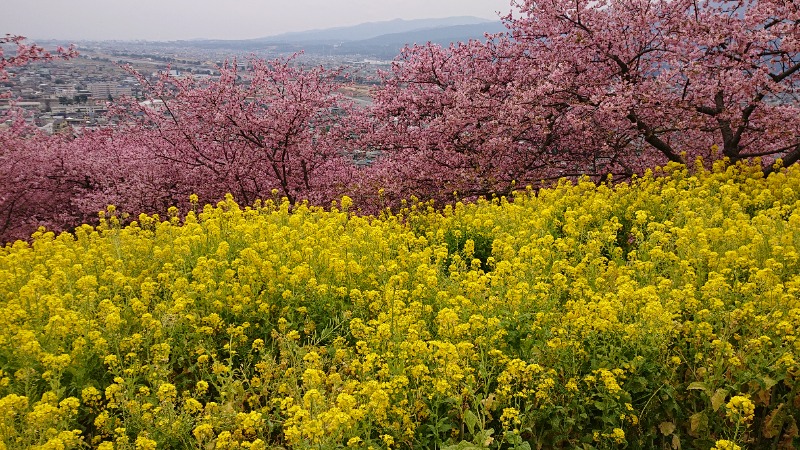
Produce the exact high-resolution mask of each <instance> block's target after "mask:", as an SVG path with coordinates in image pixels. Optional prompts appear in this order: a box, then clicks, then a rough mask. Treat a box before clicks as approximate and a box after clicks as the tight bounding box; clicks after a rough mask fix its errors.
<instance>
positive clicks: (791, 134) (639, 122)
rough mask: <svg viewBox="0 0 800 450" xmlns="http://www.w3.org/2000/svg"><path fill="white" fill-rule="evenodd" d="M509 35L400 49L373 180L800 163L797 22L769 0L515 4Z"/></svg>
mask: <svg viewBox="0 0 800 450" xmlns="http://www.w3.org/2000/svg"><path fill="white" fill-rule="evenodd" d="M512 4H513V5H514V6H515V8H516V13H513V14H510V15H508V16H506V17H505V19H504V20H505V22H506V25H507V27H508V32H507V33H505V34H499V35H495V36H490V37H489V38H488V39H486V40H485V41H473V42H470V43H466V44H458V45H454V46H451V47H449V48H442V47H439V46H436V45H432V44H428V45H425V46H416V47H412V48H408V49H406V50H405V51H404V52H403V54H402V55H401V56H400V57H399V58H398V59H397V60H396V61H395V64H394V66H393V68H392V72H391V73H390V74H387V78H386V80H385V83H384V85H383V86H381V87H380V88H379V89H378V90H377V92H376V93H375V105H374V108H373V109H372V111H370V112H369V114H368V119H369V127H370V128H369V130H370V131H369V132H368V133H366V135H367V136H368V137H367V141H368V142H369V145H370V146H372V147H373V148H375V149H376V150H377V151H379V152H380V153H381V155H382V157H381V159H380V160H379V161H378V162H377V163H376V164H375V166H374V168H375V170H374V172H373V173H372V174H371V176H372V177H373V178H375V179H378V180H384V181H386V180H390V179H393V178H394V179H398V180H400V181H401V182H400V184H399V185H398V187H397V190H398V191H399V195H400V196H401V197H402V196H405V195H408V194H409V193H416V194H417V195H422V196H432V197H447V195H448V194H450V193H452V191H454V190H458V191H460V192H462V193H464V195H466V196H470V195H491V194H503V193H506V192H507V191H508V189H509V186H510V185H511V182H512V181H513V180H516V181H517V182H518V183H525V184H528V183H535V182H536V181H538V180H543V179H550V178H552V177H558V176H574V175H580V174H586V175H590V176H593V177H595V178H596V179H606V177H607V176H608V175H612V176H614V177H617V178H623V177H628V176H630V175H631V174H633V173H636V172H641V171H642V170H644V169H645V168H648V167H653V166H655V165H658V164H663V163H665V162H667V161H675V162H681V163H690V164H691V163H693V162H694V160H695V159H696V158H697V157H703V158H704V159H705V161H706V162H708V161H711V160H714V159H717V158H720V157H726V158H728V159H729V160H730V161H731V162H735V161H738V160H741V159H748V158H753V157H762V158H763V160H764V164H765V172H769V171H771V170H772V161H774V160H775V159H776V158H782V160H783V164H784V165H788V164H793V163H794V162H796V161H797V159H798V158H800V120H798V119H797V118H798V117H800V99H799V98H798V88H800V31H799V30H800V26H799V25H798V23H799V22H800V13H799V12H798V4H797V3H794V2H784V1H780V0H766V1H764V0H760V1H757V0H750V1H695V0H600V1H595V0H592V1H588V0H544V1H527V0H526V1H518V2H513V3H512Z"/></svg>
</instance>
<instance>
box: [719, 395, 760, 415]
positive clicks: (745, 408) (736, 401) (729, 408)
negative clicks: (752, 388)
mask: <svg viewBox="0 0 800 450" xmlns="http://www.w3.org/2000/svg"><path fill="white" fill-rule="evenodd" d="M725 409H726V412H725V415H726V416H727V417H728V418H729V419H732V420H733V421H735V422H750V421H751V420H753V416H754V414H755V410H756V408H755V405H754V404H753V402H752V401H750V399H749V398H747V397H745V396H742V395H735V396H733V397H731V399H730V400H729V401H728V403H727V404H726V405H725Z"/></svg>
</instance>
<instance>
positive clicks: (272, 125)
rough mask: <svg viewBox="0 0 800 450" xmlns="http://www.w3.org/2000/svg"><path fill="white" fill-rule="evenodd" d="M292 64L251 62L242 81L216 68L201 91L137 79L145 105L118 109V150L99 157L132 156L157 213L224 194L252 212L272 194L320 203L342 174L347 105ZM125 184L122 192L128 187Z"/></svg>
mask: <svg viewBox="0 0 800 450" xmlns="http://www.w3.org/2000/svg"><path fill="white" fill-rule="evenodd" d="M296 62H297V61H296V58H287V59H278V60H273V61H262V60H252V61H250V65H251V68H250V69H249V70H248V71H246V72H244V73H242V71H241V70H240V69H238V68H237V64H236V63H235V62H234V63H232V64H225V65H224V66H222V67H221V68H220V76H219V78H218V79H215V80H212V81H208V82H200V81H195V80H194V79H193V78H191V77H181V76H173V75H169V74H166V73H165V74H162V75H160V77H159V78H158V80H157V81H154V82H151V81H149V80H148V79H147V78H145V77H144V76H142V75H139V74H136V75H137V76H138V78H139V81H140V82H141V83H142V84H143V85H145V86H146V88H147V90H148V97H147V100H146V101H144V102H136V101H134V100H132V99H127V101H123V102H120V103H119V104H118V105H117V107H116V108H115V111H114V112H115V113H116V114H117V115H118V116H119V117H121V118H122V126H121V128H120V130H119V131H118V132H117V133H115V134H114V137H113V139H114V140H116V141H117V142H118V145H117V144H115V145H114V146H111V147H109V146H106V148H112V147H115V148H116V150H114V151H115V152H117V153H119V152H120V150H119V149H126V150H125V152H127V153H132V154H134V155H137V156H135V157H132V158H133V159H135V160H139V161H142V162H143V164H140V165H139V166H140V170H138V171H134V172H133V173H137V176H138V177H140V178H139V179H138V180H137V182H136V183H133V184H134V185H135V186H137V187H141V188H142V189H146V190H155V191H159V192H161V193H162V199H161V201H162V205H160V206H162V207H165V206H169V205H170V204H175V203H178V202H180V201H181V200H184V199H185V198H187V197H188V196H189V195H190V194H192V193H195V194H198V195H200V197H201V198H202V199H204V200H205V201H216V200H219V199H220V198H221V197H222V196H224V194H225V193H226V192H230V193H232V194H233V195H234V197H235V198H236V199H237V200H239V201H240V202H243V203H252V202H253V201H254V200H255V199H257V198H265V197H271V196H272V191H273V190H277V192H278V195H280V196H285V197H287V198H288V199H289V200H290V201H291V202H292V203H294V202H296V201H299V200H303V199H308V200H311V201H313V202H324V201H329V200H330V199H331V198H333V197H334V196H335V194H336V193H337V192H338V191H341V189H342V183H344V182H346V174H347V173H348V170H349V166H350V162H349V160H348V158H347V156H346V155H345V154H343V153H342V152H341V151H340V146H339V145H337V142H339V141H340V140H341V139H344V137H345V135H344V134H341V133H340V132H339V128H340V127H339V126H338V120H339V117H341V116H342V115H346V114H349V113H350V110H351V108H352V105H351V104H349V103H348V102H347V101H345V100H344V98H343V97H342V96H341V95H339V94H337V93H336V89H337V88H338V87H339V84H338V83H337V81H336V77H337V75H340V72H339V71H332V70H327V69H324V68H322V67H316V68H310V69H306V68H302V67H300V66H299V65H298V64H296ZM113 158H114V159H116V160H120V161H122V160H126V159H127V160H131V157H124V156H120V155H117V156H114V157H113ZM145 173H147V175H146V174H145ZM159 174H160V175H159ZM145 179H148V180H149V181H145ZM124 184H125V187H124V188H122V189H125V190H126V191H127V190H128V189H129V188H130V185H131V180H129V179H126V180H125V182H124ZM126 195H127V194H126ZM153 206H155V205H153Z"/></svg>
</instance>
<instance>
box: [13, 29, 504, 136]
mask: <svg viewBox="0 0 800 450" xmlns="http://www.w3.org/2000/svg"><path fill="white" fill-rule="evenodd" d="M502 29H503V27H502V24H500V23H499V22H491V21H487V20H485V19H479V18H475V17H451V18H446V19H427V20H409V21H406V20H394V21H389V22H375V23H366V24H361V25H357V26H354V27H342V28H333V29H328V30H314V31H308V32H300V33H288V34H283V35H277V36H271V37H265V38H260V39H253V40H246V41H219V40H193V41H173V42H150V41H103V42H76V43H75V45H76V47H77V50H78V52H79V56H78V57H77V58H74V59H71V60H66V61H64V60H55V61H49V62H39V63H36V64H33V65H29V66H26V67H24V68H22V69H18V70H14V69H12V70H10V73H12V75H13V78H12V79H11V80H9V81H7V82H5V83H2V84H0V94H2V93H3V92H10V93H11V96H10V97H9V98H8V99H2V100H0V111H2V110H5V109H8V108H10V107H11V105H10V103H13V104H14V105H15V106H16V107H21V108H23V109H25V110H27V111H29V112H30V114H29V116H28V118H27V120H29V121H31V122H33V123H35V125H36V126H38V127H39V128H40V129H41V130H42V131H44V132H46V133H51V134H52V133H59V132H76V131H79V130H81V129H83V128H87V127H88V128H93V127H100V126H104V125H107V122H106V121H107V120H108V119H107V117H106V114H105V113H106V112H107V108H108V105H109V102H112V101H114V100H115V99H117V98H119V97H122V96H128V97H134V98H136V99H139V100H140V101H144V100H145V95H146V92H145V89H144V87H143V86H141V84H140V83H139V81H138V80H137V78H136V77H134V76H133V75H132V74H131V73H130V72H129V71H128V70H126V69H125V68H124V67H129V68H131V69H133V70H135V71H136V72H138V73H140V74H141V75H143V76H144V77H145V78H146V79H148V80H154V79H155V78H157V77H158V76H159V74H161V73H164V72H169V73H170V74H171V75H173V76H177V77H191V78H194V79H197V80H202V79H207V78H214V77H216V76H218V74H219V72H218V70H217V68H218V67H219V66H220V65H221V64H223V63H224V62H225V61H231V62H232V61H234V60H235V61H236V62H237V64H238V65H240V67H241V68H242V69H246V68H247V64H248V61H249V60H251V59H252V58H259V59H271V58H275V57H280V56H287V55H291V54H293V53H297V52H300V51H302V52H303V54H302V55H301V56H300V57H299V58H298V59H297V61H298V63H299V64H303V65H309V66H320V65H322V66H325V67H328V68H338V67H343V68H345V69H346V71H347V72H348V73H349V74H350V78H349V79H348V80H344V79H343V80H342V81H343V89H342V93H343V94H344V95H346V96H349V97H351V98H353V99H354V100H356V101H357V102H362V103H369V102H370V99H369V89H370V87H371V86H374V85H375V84H378V83H380V77H379V71H386V70H389V69H390V67H391V61H392V59H393V58H394V57H395V56H396V55H397V54H398V53H399V51H400V49H401V48H402V47H403V46H404V45H406V44H414V43H425V42H428V41H430V42H434V43H438V44H441V45H449V44H450V43H451V42H459V41H461V42H463V41H467V40H469V39H481V38H483V37H484V35H485V34H486V33H497V32H500V31H502ZM36 43H37V44H39V45H42V46H44V47H45V48H49V47H55V46H56V45H64V44H69V43H65V42H58V41H44V42H36ZM13 51H14V50H13V48H9V49H8V52H9V53H13ZM243 74H245V75H246V70H243ZM345 81H347V82H348V86H347V87H346V88H344V82H345ZM1 126H5V124H0V127H1Z"/></svg>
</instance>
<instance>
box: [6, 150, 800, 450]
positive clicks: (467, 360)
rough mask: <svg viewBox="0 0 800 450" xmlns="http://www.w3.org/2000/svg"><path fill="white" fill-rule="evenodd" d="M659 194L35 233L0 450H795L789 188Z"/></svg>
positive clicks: (267, 209)
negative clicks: (376, 214)
mask: <svg viewBox="0 0 800 450" xmlns="http://www.w3.org/2000/svg"><path fill="white" fill-rule="evenodd" d="M663 172H666V174H664V173H663ZM656 174H657V176H653V175H652V174H647V175H645V176H644V177H642V178H637V179H635V180H634V181H633V182H631V183H629V184H625V183H623V184H618V185H615V186H609V185H600V186H598V185H596V184H594V183H590V182H588V181H582V182H579V183H577V184H571V183H569V182H561V183H560V184H559V185H558V186H557V187H554V188H553V189H543V190H541V191H539V192H537V193H534V192H532V191H525V190H523V191H520V192H518V193H517V194H515V195H514V196H513V199H505V198H502V199H494V200H491V201H486V200H481V201H478V202H477V203H474V204H462V203H457V204H456V205H454V206H447V207H445V208H444V209H441V210H438V209H435V208H433V207H432V206H431V205H429V204H420V203H411V204H409V205H408V207H407V208H406V209H405V210H403V211H402V212H400V213H398V214H389V213H385V214H382V215H381V216H380V217H363V216H358V215H356V214H354V213H352V212H351V211H352V210H355V208H356V206H357V205H353V204H351V201H350V200H349V199H347V198H343V199H342V201H341V204H338V205H336V206H337V207H335V208H331V209H330V210H322V209H315V208H309V207H307V206H298V207H296V208H294V209H293V210H292V211H291V212H290V211H289V209H290V207H289V204H288V202H286V201H285V200H284V201H281V199H273V200H268V201H266V202H264V203H258V204H256V205H254V206H253V207H242V206H239V205H237V204H236V203H234V202H233V200H232V198H230V197H229V198H228V199H227V200H225V201H223V202H220V203H219V204H217V205H216V206H212V205H207V206H205V207H200V206H199V205H196V204H195V205H194V207H193V208H192V211H189V212H187V213H186V214H183V215H181V214H179V212H178V211H177V210H175V209H172V210H171V211H170V217H163V218H162V217H157V216H146V215H142V216H140V217H139V218H138V219H139V220H138V221H136V222H135V223H134V224H132V225H131V226H128V227H124V228H120V227H119V222H118V219H117V217H116V212H115V210H114V209H113V208H110V209H109V211H108V212H107V213H106V214H105V217H104V219H103V221H102V223H101V225H100V227H99V228H97V229H92V228H91V227H88V226H84V227H81V228H79V229H77V230H76V232H75V235H70V234H62V235H60V236H54V235H53V234H52V233H46V232H39V233H37V234H36V235H35V236H34V241H33V243H32V244H31V245H29V244H26V243H24V242H22V241H19V242H17V243H16V244H14V246H12V247H5V248H2V249H0V342H2V343H3V345H0V369H2V371H1V372H0V411H2V414H0V430H2V433H0V448H14V449H21V448H32V447H33V446H35V445H44V447H40V448H77V447H79V446H81V445H85V446H88V447H91V448H100V449H112V448H131V449H132V448H134V447H135V448H137V449H140V448H148V449H153V448H173V449H178V448H181V449H182V448H198V447H199V448H214V449H233V448H237V449H239V448H242V449H265V448H342V447H345V446H347V447H351V448H363V449H366V448H434V447H436V448H452V449H455V448H458V449H474V448H494V449H497V448H576V447H583V448H619V447H620V446H625V447H626V448H631V449H651V448H675V447H676V446H677V447H680V448H702V449H708V448H711V447H712V446H714V448H717V449H722V448H728V449H732V448H741V447H740V445H741V446H743V445H748V446H752V447H751V448H768V447H770V446H772V448H782V449H789V448H796V445H797V443H798V438H797V436H798V434H797V426H796V418H797V417H798V414H799V411H798V410H799V409H800V405H798V403H797V395H798V391H797V389H798V387H797V386H798V385H797V381H796V380H797V376H798V375H799V374H800V366H799V365H798V360H799V359H800V348H798V345H797V342H798V341H797V340H796V339H795V333H796V330H797V329H798V328H800V300H798V298H800V297H799V296H798V292H800V257H798V249H800V171H799V170H798V169H797V168H796V167H792V168H790V169H788V170H783V171H781V172H780V173H777V174H773V175H772V176H770V177H769V178H767V179H764V178H763V177H762V176H761V170H760V168H759V167H753V166H741V165H740V166H737V167H732V168H727V169H726V168H725V166H723V165H722V164H718V165H717V169H716V170H715V171H713V172H706V171H703V170H702V169H701V170H700V172H698V173H691V172H689V171H688V170H687V169H685V168H682V167H681V166H678V165H674V166H670V167H669V168H667V169H665V171H662V170H661V169H659V170H658V171H656ZM512 200H513V201H512ZM736 443H738V444H736ZM734 445H735V446H734Z"/></svg>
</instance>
